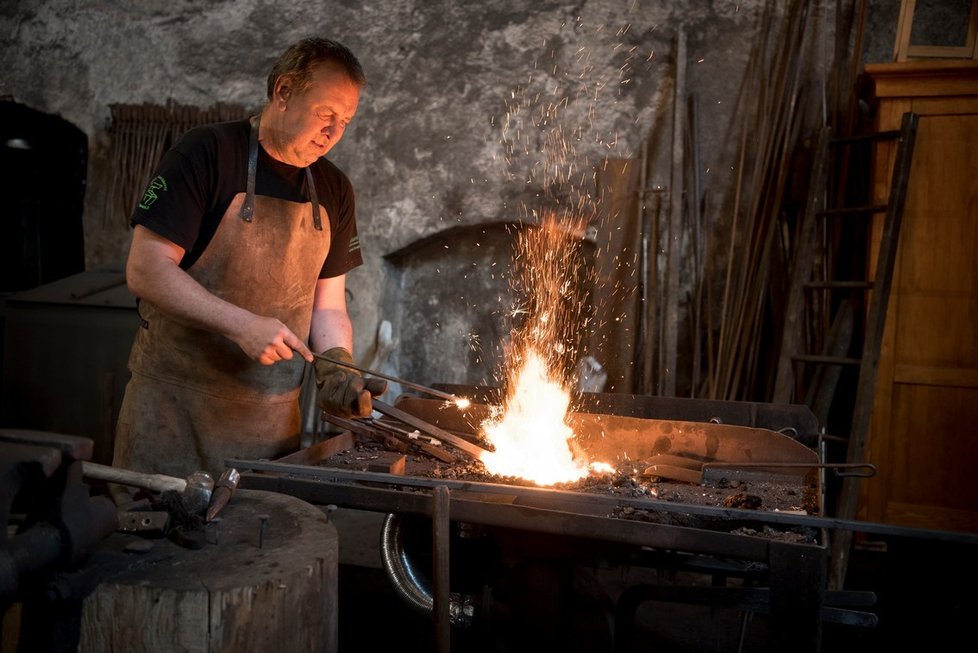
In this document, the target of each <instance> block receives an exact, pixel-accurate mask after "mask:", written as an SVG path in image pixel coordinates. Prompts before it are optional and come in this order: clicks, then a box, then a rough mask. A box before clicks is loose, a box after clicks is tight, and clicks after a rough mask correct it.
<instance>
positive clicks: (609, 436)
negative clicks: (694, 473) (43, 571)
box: [397, 395, 819, 476]
mask: <svg viewBox="0 0 978 653" xmlns="http://www.w3.org/2000/svg"><path fill="white" fill-rule="evenodd" d="M397 407H398V408H400V409H401V410H403V411H405V412H408V413H411V414H413V415H415V416H417V417H419V418H420V419H423V420H425V421H427V422H430V423H432V424H435V425H436V426H438V427H439V428H442V429H445V430H447V431H454V432H459V433H467V434H475V433H477V432H478V429H479V425H480V424H481V423H482V422H483V421H484V420H485V419H486V418H487V417H488V416H489V407H488V406H487V405H485V404H473V405H471V406H470V407H469V408H467V409H466V410H465V411H464V412H463V411H461V410H459V409H458V408H457V407H456V406H454V405H452V404H449V403H446V402H444V401H441V400H432V399H424V398H420V397H412V396H407V395H402V396H401V397H400V398H399V399H398V400H397ZM567 423H568V425H569V426H570V427H571V428H572V429H573V431H574V434H575V436H576V438H575V440H576V442H577V445H578V446H580V447H581V448H582V449H583V450H584V451H585V453H586V454H587V455H588V457H589V458H591V459H592V460H602V461H605V462H608V463H620V462H622V461H625V460H643V459H647V458H650V457H652V456H655V455H658V454H671V455H676V456H685V457H688V458H691V459H693V460H697V461H700V462H724V463H737V462H745V463H753V464H756V463H765V462H770V463H808V464H811V465H812V466H813V467H812V468H805V467H796V468H789V469H785V468H776V467H772V468H771V469H770V470H764V469H754V471H758V472H760V471H769V472H770V473H772V474H779V475H780V474H796V475H798V476H805V475H806V474H808V473H810V472H811V471H812V469H814V466H816V465H818V464H819V458H818V454H817V453H816V452H815V451H814V450H813V449H810V448H808V447H807V446H805V445H804V444H801V443H800V442H798V441H796V440H794V439H792V438H790V437H788V436H786V435H783V434H781V433H778V432H777V431H772V430H769V429H762V428H755V427H748V426H735V425H730V424H713V423H710V422H687V421H681V420H658V419H646V418H641V417H627V416H621V415H605V414H597V413H583V412H571V413H569V414H568V419H567Z"/></svg>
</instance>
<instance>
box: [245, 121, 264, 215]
mask: <svg viewBox="0 0 978 653" xmlns="http://www.w3.org/2000/svg"><path fill="white" fill-rule="evenodd" d="M260 122H261V116H260V115H259V116H256V117H255V119H254V121H253V122H252V123H251V138H250V139H249V143H248V181H247V186H246V190H245V200H244V204H242V205H241V219H242V220H244V221H245V222H251V220H252V218H254V216H255V177H256V176H257V174H258V125H259V123H260Z"/></svg>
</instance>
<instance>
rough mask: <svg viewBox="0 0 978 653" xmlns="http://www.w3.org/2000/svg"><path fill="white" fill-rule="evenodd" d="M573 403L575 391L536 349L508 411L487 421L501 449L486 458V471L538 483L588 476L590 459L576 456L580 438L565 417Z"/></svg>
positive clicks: (486, 426)
mask: <svg viewBox="0 0 978 653" xmlns="http://www.w3.org/2000/svg"><path fill="white" fill-rule="evenodd" d="M569 405H570V393H569V392H568V391H567V390H565V389H564V388H562V387H561V386H560V384H559V383H557V382H556V381H554V380H553V379H552V378H551V376H550V374H549V373H548V370H547V366H546V364H545V363H544V361H543V359H542V358H541V356H540V355H539V354H538V353H537V352H535V351H534V352H530V353H529V355H528V356H527V358H526V363H525V364H524V365H523V368H522V370H521V371H520V372H519V374H518V375H517V381H516V387H515V389H514V390H513V391H512V393H511V396H510V398H509V400H508V402H507V403H506V406H505V408H504V410H503V411H502V415H501V416H495V417H490V418H489V419H487V420H486V421H485V422H483V424H482V430H483V433H484V435H485V436H486V438H487V439H488V440H489V441H490V442H492V444H493V445H494V446H495V448H496V450H495V451H494V452H490V453H487V454H484V455H483V456H482V462H483V464H484V465H485V466H486V469H487V470H488V471H489V472H491V473H493V474H499V475H501V476H519V477H521V478H525V479H528V480H531V481H533V482H534V483H537V484H538V485H553V484H554V483H560V482H568V481H576V480H579V479H581V478H583V477H585V476H587V475H588V473H589V470H588V465H587V463H586V462H581V461H577V460H574V457H573V455H572V453H571V449H570V447H569V445H568V441H569V440H571V439H573V437H574V432H573V430H572V429H571V428H570V426H568V425H567V423H566V422H565V421H564V420H565V416H566V415H567V408H568V406H569Z"/></svg>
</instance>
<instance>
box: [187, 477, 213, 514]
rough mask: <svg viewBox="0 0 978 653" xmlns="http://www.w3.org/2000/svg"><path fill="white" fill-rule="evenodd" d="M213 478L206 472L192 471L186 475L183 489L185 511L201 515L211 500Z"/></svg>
mask: <svg viewBox="0 0 978 653" xmlns="http://www.w3.org/2000/svg"><path fill="white" fill-rule="evenodd" d="M213 491H214V479H213V478H212V477H211V475H210V474H208V473H207V472H194V473H193V474H191V475H190V476H188V477H187V487H186V488H185V489H184V490H183V502H184V505H185V506H186V508H187V512H189V513H190V514H191V515H194V516H203V515H204V513H205V512H206V511H207V506H208V505H209V504H210V502H211V493H212V492H213Z"/></svg>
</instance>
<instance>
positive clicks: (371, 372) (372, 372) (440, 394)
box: [313, 354, 459, 401]
mask: <svg viewBox="0 0 978 653" xmlns="http://www.w3.org/2000/svg"><path fill="white" fill-rule="evenodd" d="M313 356H315V357H316V358H318V359H320V360H324V361H326V362H329V363H335V364H336V365H342V366H343V367H349V368H350V369H354V370H356V371H358V372H363V373H364V374H369V375H370V376H377V377H380V378H382V379H387V380H388V381H393V382H394V383H399V384H401V385H403V386H404V387H406V388H412V389H414V390H417V391H418V392H424V393H425V394H429V395H433V396H435V397H438V398H439V399H445V400H447V401H459V398H458V397H456V396H455V395H453V394H449V393H447V392H442V391H441V390H435V389H434V388H429V387H428V386H425V385H421V384H420V383H412V382H411V381H405V380H404V379H399V378H397V377H396V376H392V375H390V374H384V373H383V372H377V371H376V370H371V369H367V368H366V367H360V366H358V365H354V364H353V363H346V362H343V361H340V360H336V359H335V358H330V357H329V356H324V355H323V354H313Z"/></svg>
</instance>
